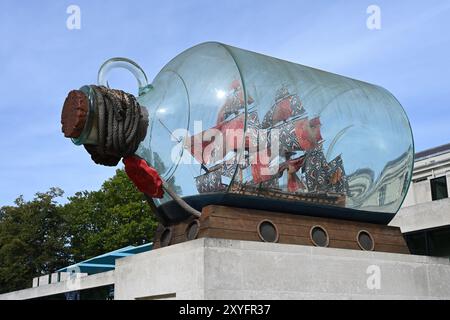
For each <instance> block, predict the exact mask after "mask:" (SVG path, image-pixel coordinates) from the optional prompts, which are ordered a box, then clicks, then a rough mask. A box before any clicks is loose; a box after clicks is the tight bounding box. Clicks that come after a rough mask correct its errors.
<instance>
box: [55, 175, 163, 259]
mask: <svg viewBox="0 0 450 320" xmlns="http://www.w3.org/2000/svg"><path fill="white" fill-rule="evenodd" d="M62 210H63V212H64V217H65V218H66V219H67V222H68V226H69V233H70V251H71V253H72V258H73V260H74V261H75V262H79V261H82V260H85V259H88V258H91V257H94V256H96V255H99V254H103V253H105V252H108V251H112V250H116V249H119V248H122V247H125V246H128V245H141V244H144V243H148V242H151V241H152V239H153V235H154V232H155V230H156V227H157V224H158V223H157V221H156V219H155V217H154V216H153V215H152V213H151V210H150V208H149V206H148V204H147V201H146V200H145V197H144V195H143V194H142V193H141V192H139V191H138V190H137V189H136V187H135V186H134V185H133V183H132V182H131V181H130V180H129V179H128V177H127V175H126V173H125V171H124V170H122V169H119V170H117V171H116V174H115V176H114V177H112V178H111V179H109V180H107V181H105V182H104V183H103V185H102V187H101V189H100V190H98V191H92V192H88V191H83V192H78V193H76V194H75V196H73V197H70V198H69V203H67V204H66V205H64V207H63V208H62Z"/></svg>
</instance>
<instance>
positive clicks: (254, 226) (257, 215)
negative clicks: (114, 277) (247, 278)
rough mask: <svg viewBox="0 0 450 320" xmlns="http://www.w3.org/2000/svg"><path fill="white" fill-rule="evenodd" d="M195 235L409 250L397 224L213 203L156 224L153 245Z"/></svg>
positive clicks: (286, 242) (170, 243)
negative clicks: (195, 213) (169, 223)
mask: <svg viewBox="0 0 450 320" xmlns="http://www.w3.org/2000/svg"><path fill="white" fill-rule="evenodd" d="M197 238H221V239H232V240H247V241H264V242H276V243H283V244H294V245H306V246H324V247H330V248H340V249H353V250H368V251H380V252H391V253H404V254H409V253H410V252H409V249H408V246H407V244H406V241H405V239H404V238H403V235H402V233H401V232H400V228H397V227H390V226H385V225H378V224H370V223H362V222H355V221H348V220H338V219H328V218H317V217H310V216H303V215H295V214H286V213H276V212H269V211H261V210H253V209H242V208H233V207H224V206H216V205H210V206H207V207H205V208H203V210H202V216H201V217H200V218H199V219H196V218H194V217H192V218H189V219H187V220H186V221H183V222H181V223H178V224H175V225H172V226H170V227H164V226H163V225H159V226H158V229H157V231H156V234H155V239H154V249H157V248H161V247H165V246H169V245H174V244H177V243H182V242H185V241H190V240H194V239H197Z"/></svg>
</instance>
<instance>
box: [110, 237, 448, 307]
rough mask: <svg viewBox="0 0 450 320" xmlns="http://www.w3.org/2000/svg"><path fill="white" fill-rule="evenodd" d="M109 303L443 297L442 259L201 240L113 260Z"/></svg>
mask: <svg viewBox="0 0 450 320" xmlns="http://www.w3.org/2000/svg"><path fill="white" fill-rule="evenodd" d="M114 273H115V274H114V278H115V281H114V282H115V299H450V261H449V259H444V258H432V257H423V256H413V255H406V254H392V253H380V252H365V251H357V250H346V249H333V248H317V247H309V246H300V245H287V244H272V243H262V242H252V241H236V240H221V239H211V238H204V239H198V240H194V241H189V242H185V243H181V244H177V245H173V246H170V247H166V248H162V249H157V250H153V251H150V252H146V253H142V254H138V255H135V256H131V257H127V258H123V259H120V260H117V262H116V270H115V272H114Z"/></svg>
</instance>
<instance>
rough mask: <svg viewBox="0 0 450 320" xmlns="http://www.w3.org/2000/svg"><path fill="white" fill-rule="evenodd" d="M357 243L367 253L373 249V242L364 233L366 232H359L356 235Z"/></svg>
mask: <svg viewBox="0 0 450 320" xmlns="http://www.w3.org/2000/svg"><path fill="white" fill-rule="evenodd" d="M358 242H359V245H360V246H361V247H362V248H363V249H364V250H367V251H370V250H372V249H373V241H372V238H371V237H370V236H369V235H368V234H367V233H366V232H361V233H360V234H359V235H358Z"/></svg>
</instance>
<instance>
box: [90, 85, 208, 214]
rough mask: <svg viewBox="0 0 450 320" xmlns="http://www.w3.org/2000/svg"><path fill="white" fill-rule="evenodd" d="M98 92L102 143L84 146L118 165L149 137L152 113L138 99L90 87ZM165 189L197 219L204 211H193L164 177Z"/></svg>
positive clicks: (104, 162)
mask: <svg viewBox="0 0 450 320" xmlns="http://www.w3.org/2000/svg"><path fill="white" fill-rule="evenodd" d="M90 87H91V89H92V90H93V92H94V99H95V104H96V107H97V108H96V110H97V130H98V141H97V144H96V145H90V144H85V145H84V147H85V149H86V150H87V152H89V154H90V155H91V158H92V160H93V161H94V162H95V163H97V164H101V165H105V166H116V165H117V164H118V163H119V161H120V160H121V159H122V158H126V157H129V156H133V155H134V153H135V152H136V150H137V148H138V146H139V143H140V142H141V141H142V140H144V138H145V136H146V134H147V127H148V113H147V110H146V109H145V108H142V107H141V106H140V105H139V103H138V102H137V100H136V98H135V97H134V96H133V95H131V94H129V93H126V92H124V91H122V90H115V89H109V88H107V87H103V86H94V85H91V86H90ZM161 180H162V182H163V185H162V187H163V189H164V190H165V191H166V192H167V194H168V195H169V196H170V197H171V198H172V199H173V200H174V201H175V202H177V203H178V205H179V206H180V207H182V208H183V209H184V210H186V211H187V212H189V213H190V214H192V215H193V216H195V217H197V218H198V217H200V216H201V212H199V211H198V210H196V209H194V208H192V207H191V206H190V205H189V204H188V203H187V202H186V201H184V200H183V199H182V198H181V197H180V196H178V195H177V194H176V192H174V191H173V190H172V189H171V188H170V186H169V185H168V183H167V182H166V181H164V180H163V179H162V178H161ZM149 203H150V205H151V206H152V209H154V210H157V208H156V205H155V204H154V202H153V199H151V198H149Z"/></svg>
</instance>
